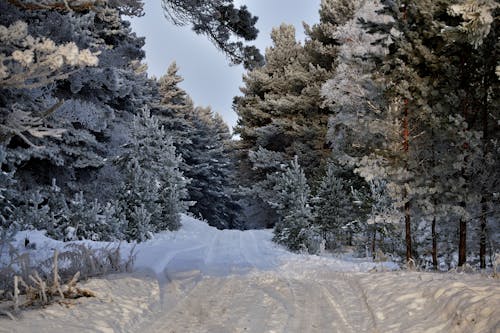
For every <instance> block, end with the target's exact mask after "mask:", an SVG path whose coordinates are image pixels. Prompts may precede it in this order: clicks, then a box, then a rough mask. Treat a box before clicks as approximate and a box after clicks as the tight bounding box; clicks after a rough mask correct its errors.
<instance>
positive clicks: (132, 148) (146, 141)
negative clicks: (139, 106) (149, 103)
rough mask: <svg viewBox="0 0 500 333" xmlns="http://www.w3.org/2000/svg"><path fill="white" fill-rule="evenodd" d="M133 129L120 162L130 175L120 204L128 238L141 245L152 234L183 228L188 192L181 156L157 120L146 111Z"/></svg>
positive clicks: (122, 192)
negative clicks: (131, 136)
mask: <svg viewBox="0 0 500 333" xmlns="http://www.w3.org/2000/svg"><path fill="white" fill-rule="evenodd" d="M133 126H134V131H133V138H132V139H133V140H132V142H131V143H130V144H129V147H128V150H127V151H126V152H125V153H124V154H123V155H122V156H121V157H120V159H119V164H120V165H121V166H122V168H123V169H124V170H125V173H126V175H127V178H126V181H125V184H124V187H123V188H122V189H121V191H120V199H119V201H120V204H121V207H122V209H123V211H124V212H125V216H126V219H127V221H128V229H127V236H128V237H129V238H130V239H138V240H140V241H142V240H145V239H146V238H148V237H149V233H151V232H157V231H163V230H167V229H168V230H174V229H177V228H178V227H179V226H180V213H182V212H184V211H185V203H184V202H183V200H184V199H185V198H186V196H187V190H186V180H185V179H184V176H183V175H182V173H181V172H180V170H179V163H180V156H179V155H176V150H175V147H174V145H173V142H172V139H171V138H170V137H169V136H168V135H167V134H166V133H165V131H164V129H163V128H162V127H160V126H159V123H158V119H157V118H156V117H154V116H151V115H150V113H149V110H147V109H145V110H143V114H142V115H141V116H137V117H135V119H134V124H133Z"/></svg>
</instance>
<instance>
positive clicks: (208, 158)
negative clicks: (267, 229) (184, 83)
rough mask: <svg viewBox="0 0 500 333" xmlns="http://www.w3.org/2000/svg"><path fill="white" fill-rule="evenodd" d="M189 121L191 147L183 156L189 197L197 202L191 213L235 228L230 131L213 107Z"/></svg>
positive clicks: (196, 112)
mask: <svg viewBox="0 0 500 333" xmlns="http://www.w3.org/2000/svg"><path fill="white" fill-rule="evenodd" d="M188 121H189V123H190V125H191V128H192V130H191V132H190V133H189V135H190V141H191V142H192V144H191V149H190V151H189V152H186V154H185V155H184V156H183V157H184V159H185V163H186V164H187V170H186V172H185V175H186V177H188V178H190V180H191V181H190V183H189V185H188V191H189V198H190V200H192V201H193V202H194V204H193V205H192V206H191V207H190V209H189V210H190V212H192V213H193V214H194V215H195V216H201V217H202V218H204V219H205V220H207V222H208V223H209V224H210V225H212V226H215V227H217V228H220V229H224V228H232V227H234V225H235V224H237V223H236V212H235V211H234V208H235V206H234V205H235V203H234V198H232V195H231V188H232V187H234V186H233V185H232V184H231V181H232V180H233V179H234V178H233V173H234V169H233V165H232V163H231V160H230V155H229V154H230V152H229V145H228V144H229V140H230V137H231V134H230V133H229V129H228V127H227V125H226V124H225V123H224V121H223V120H222V118H221V117H220V116H219V115H217V114H214V113H213V111H212V110H211V109H210V108H201V107H196V108H194V110H193V111H192V113H191V114H190V116H189V118H188Z"/></svg>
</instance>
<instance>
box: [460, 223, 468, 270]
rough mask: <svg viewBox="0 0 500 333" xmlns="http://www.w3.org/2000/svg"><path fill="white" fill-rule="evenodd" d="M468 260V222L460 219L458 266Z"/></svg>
mask: <svg viewBox="0 0 500 333" xmlns="http://www.w3.org/2000/svg"><path fill="white" fill-rule="evenodd" d="M466 261H467V222H466V221H465V219H464V218H463V217H462V218H461V219H460V239H459V241H458V266H459V267H460V266H463V265H464V264H465V263H466Z"/></svg>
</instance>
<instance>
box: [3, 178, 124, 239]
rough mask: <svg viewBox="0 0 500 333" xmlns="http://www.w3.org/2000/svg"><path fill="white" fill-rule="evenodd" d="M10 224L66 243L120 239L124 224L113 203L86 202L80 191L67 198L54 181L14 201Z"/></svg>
mask: <svg viewBox="0 0 500 333" xmlns="http://www.w3.org/2000/svg"><path fill="white" fill-rule="evenodd" d="M11 221H12V223H13V225H16V226H17V229H39V230H42V229H45V230H46V231H47V235H49V236H50V237H52V238H55V239H61V240H65V241H69V240H81V239H90V240H96V241H111V240H117V239H122V238H123V233H124V225H125V220H124V219H123V217H122V216H121V215H120V214H119V212H117V211H116V208H115V205H114V204H112V203H107V204H106V205H101V204H100V203H99V202H98V201H97V200H94V201H88V199H87V198H86V197H85V196H84V194H83V193H81V192H80V193H76V194H75V195H74V197H72V198H67V197H66V196H65V194H64V193H63V192H62V191H61V188H60V187H59V186H57V184H56V183H55V181H54V183H53V184H52V186H50V187H45V188H40V189H38V190H37V191H32V192H28V193H27V194H26V195H25V196H24V197H20V198H17V204H16V208H15V209H14V214H13V217H12V220H11Z"/></svg>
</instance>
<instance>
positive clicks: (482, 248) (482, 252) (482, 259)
mask: <svg viewBox="0 0 500 333" xmlns="http://www.w3.org/2000/svg"><path fill="white" fill-rule="evenodd" d="M480 232H481V235H480V236H479V263H480V267H481V268H482V269H484V268H486V203H485V202H483V203H482V204H481V231H480Z"/></svg>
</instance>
